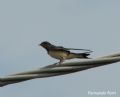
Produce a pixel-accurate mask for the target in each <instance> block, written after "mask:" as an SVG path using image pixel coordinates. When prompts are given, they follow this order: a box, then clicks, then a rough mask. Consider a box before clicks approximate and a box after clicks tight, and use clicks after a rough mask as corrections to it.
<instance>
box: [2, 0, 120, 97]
mask: <svg viewBox="0 0 120 97" xmlns="http://www.w3.org/2000/svg"><path fill="white" fill-rule="evenodd" d="M46 40H47V41H50V42H51V43H53V44H56V45H60V46H64V47H75V48H85V49H91V50H93V51H94V52H93V53H92V55H91V57H93V58H95V57H99V56H104V55H109V54H112V53H118V52H120V1H119V0H0V76H6V75H9V74H13V73H18V72H22V71H26V70H32V69H37V68H40V67H43V66H46V65H49V64H52V63H55V62H57V61H58V60H56V59H53V58H51V57H50V56H48V55H47V53H46V51H45V50H44V49H43V48H42V47H39V46H38V44H39V43H41V42H42V41H46ZM73 61H74V60H73ZM119 74H120V64H119V63H115V64H111V65H108V66H103V67H98V68H93V69H89V70H85V71H82V72H77V73H73V74H68V75H63V76H58V77H51V78H43V79H34V80H30V81H26V82H21V83H17V84H12V85H8V86H5V87H2V88H0V97H89V96H90V95H88V91H108V90H109V91H116V92H117V94H116V95H114V96H113V97H119V96H120V85H119V84H120V77H119ZM94 97H96V96H94ZM97 97H98V96H97ZM105 97H107V96H105ZM108 97H109V96H108Z"/></svg>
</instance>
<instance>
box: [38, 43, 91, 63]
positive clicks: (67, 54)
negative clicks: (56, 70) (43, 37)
mask: <svg viewBox="0 0 120 97" xmlns="http://www.w3.org/2000/svg"><path fill="white" fill-rule="evenodd" d="M39 45H40V46H42V47H43V48H44V49H46V51H47V53H48V55H50V56H51V57H53V58H55V59H58V60H59V62H57V63H56V64H59V65H60V64H62V63H63V62H64V61H65V60H69V59H74V58H82V59H89V57H88V56H89V55H90V53H91V52H92V51H91V50H87V49H75V48H64V47H62V46H56V45H53V44H51V43H50V42H48V41H43V42H41V43H40V44H39ZM70 50H84V51H86V52H83V53H74V52H71V51H70Z"/></svg>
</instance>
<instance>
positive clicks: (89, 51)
mask: <svg viewBox="0 0 120 97" xmlns="http://www.w3.org/2000/svg"><path fill="white" fill-rule="evenodd" d="M57 49H62V50H82V51H85V52H86V53H91V52H93V51H91V50H89V49H76V48H64V47H62V46H57Z"/></svg>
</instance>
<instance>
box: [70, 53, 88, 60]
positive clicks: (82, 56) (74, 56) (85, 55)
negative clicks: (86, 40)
mask: <svg viewBox="0 0 120 97" xmlns="http://www.w3.org/2000/svg"><path fill="white" fill-rule="evenodd" d="M89 55H90V54H89V53H70V54H69V57H68V59H72V58H85V59H90V58H89V57H88V56H89Z"/></svg>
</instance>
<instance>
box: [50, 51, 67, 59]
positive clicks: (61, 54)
mask: <svg viewBox="0 0 120 97" xmlns="http://www.w3.org/2000/svg"><path fill="white" fill-rule="evenodd" d="M48 54H49V55H50V56H51V57H53V58H56V59H66V58H67V56H68V54H67V53H66V52H63V51H49V53H48Z"/></svg>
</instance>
